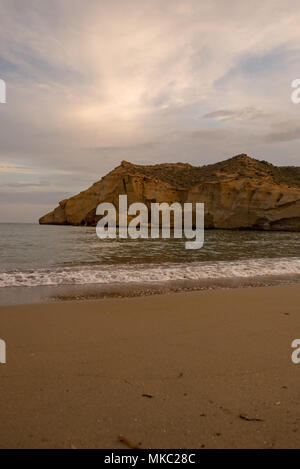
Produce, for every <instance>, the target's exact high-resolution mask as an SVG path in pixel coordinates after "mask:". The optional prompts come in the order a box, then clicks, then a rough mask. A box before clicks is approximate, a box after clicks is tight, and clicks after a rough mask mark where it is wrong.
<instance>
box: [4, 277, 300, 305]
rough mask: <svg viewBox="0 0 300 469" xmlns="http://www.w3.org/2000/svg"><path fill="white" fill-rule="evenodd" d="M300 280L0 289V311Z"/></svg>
mask: <svg viewBox="0 0 300 469" xmlns="http://www.w3.org/2000/svg"><path fill="white" fill-rule="evenodd" d="M299 283H300V276H295V275H290V276H289V275H286V276H284V277H283V276H280V275H278V276H276V275H272V276H271V275H270V276H265V277H264V276H261V277H248V278H241V277H236V278H219V279H215V278H211V279H204V280H203V279H202V280H200V281H195V280H190V279H189V280H181V281H178V280H174V281H165V282H149V283H143V282H128V283H125V282H124V283H115V284H112V285H108V284H99V283H98V284H97V283H95V284H74V285H72V284H70V285H35V286H18V287H16V286H7V287H1V288H0V293H1V295H0V307H1V306H10V305H23V304H24V305H25V304H45V303H53V302H61V301H62V302H65V301H97V300H106V299H110V298H118V299H121V298H124V299H125V298H136V297H138V298H140V297H148V296H157V295H159V296H160V295H167V294H177V293H187V294H188V293H192V292H202V291H210V290H213V291H215V290H231V289H240V288H260V287H274V286H296V285H298V284H299Z"/></svg>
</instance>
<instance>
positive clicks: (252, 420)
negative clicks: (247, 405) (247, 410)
mask: <svg viewBox="0 0 300 469" xmlns="http://www.w3.org/2000/svg"><path fill="white" fill-rule="evenodd" d="M239 417H240V419H242V420H246V421H247V422H263V419H259V418H255V417H254V418H250V417H247V415H243V414H240V415H239Z"/></svg>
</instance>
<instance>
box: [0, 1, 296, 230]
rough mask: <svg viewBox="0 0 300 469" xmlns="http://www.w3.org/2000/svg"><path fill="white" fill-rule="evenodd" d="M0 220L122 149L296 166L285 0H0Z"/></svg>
mask: <svg viewBox="0 0 300 469" xmlns="http://www.w3.org/2000/svg"><path fill="white" fill-rule="evenodd" d="M0 18H1V23H0V79H2V80H4V81H5V83H6V104H0V222H37V221H38V218H39V217H40V216H42V215H44V214H45V213H46V212H49V211H50V210H52V209H53V208H54V207H55V206H57V204H58V202H59V200H62V199H64V198H66V197H70V196H71V195H74V194H76V193H78V192H80V191H82V190H85V189H86V188H88V187H89V186H90V185H91V184H92V183H93V182H95V181H97V180H99V179H100V178H101V177H102V176H104V175H105V174H106V173H107V172H108V171H110V170H112V169H113V168H114V167H116V166H118V165H119V164H120V162H121V161H122V160H127V161H130V162H133V163H137V164H154V163H165V162H188V163H191V164H193V165H196V166H199V165H203V164H210V163H214V162H217V161H221V160H224V159H226V158H230V157H231V156H234V155H236V154H239V153H247V154H248V155H250V156H253V157H255V158H258V159H263V160H267V161H270V162H271V163H273V164H278V165H299V162H300V161H299V144H300V141H299V139H300V104H298V105H297V104H293V103H292V101H291V93H292V91H293V89H292V88H291V83H292V81H293V80H295V79H297V78H300V66H299V65H300V28H299V24H300V3H299V1H298V0H295V1H294V0H286V1H285V2H282V1H276V0H272V1H269V0H264V1H263V2H262V1H261V0H260V1H257V0H252V1H251V2H249V1H241V0H239V1H235V0H226V2H225V1H224V0H206V1H204V0H203V1H200V0H181V1H177V0H163V1H162V0H160V1H157V0H110V1H109V2H108V1H105V0H43V1H40V0H26V1H24V0H0Z"/></svg>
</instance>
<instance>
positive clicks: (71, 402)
mask: <svg viewBox="0 0 300 469" xmlns="http://www.w3.org/2000/svg"><path fill="white" fill-rule="evenodd" d="M299 305H300V288H299V286H298V285H291V286H275V287H274V286H273V287H256V288H253V287H252V288H236V289H227V290H225V289H218V290H205V291H197V292H189V293H186V292H183V293H176V295H175V294H172V293H170V294H166V295H153V296H145V297H135V298H122V299H118V298H110V299H102V300H95V301H64V302H52V303H43V304H32V305H14V306H5V307H3V306H1V307H0V324H1V331H0V338H1V339H4V340H5V341H6V344H7V364H5V365H0V379H1V387H2V392H1V401H0V412H1V416H2V418H1V421H0V448H73V447H76V448H125V447H126V446H124V444H123V443H122V442H120V440H119V436H120V435H123V436H124V437H125V438H127V439H128V440H130V441H133V442H134V443H135V444H137V445H138V446H139V447H141V448H204V447H205V448H259V447H263V448H283V447H289V448H298V447H299V446H300V437H299V433H300V407H299V403H298V397H299V396H298V388H299V385H298V383H299V373H300V365H298V366H297V365H295V364H293V363H292V362H291V353H292V349H291V342H292V340H293V339H295V338H297V337H300V314H299V312H300V306H299ZM149 396H150V397H149Z"/></svg>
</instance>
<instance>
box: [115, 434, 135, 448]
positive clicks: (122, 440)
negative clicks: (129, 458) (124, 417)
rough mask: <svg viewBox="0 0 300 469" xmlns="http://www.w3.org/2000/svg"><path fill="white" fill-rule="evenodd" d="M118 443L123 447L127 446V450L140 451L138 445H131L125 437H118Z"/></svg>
mask: <svg viewBox="0 0 300 469" xmlns="http://www.w3.org/2000/svg"><path fill="white" fill-rule="evenodd" d="M119 441H120V442H121V443H124V445H126V446H128V448H131V449H140V447H139V446H138V445H136V444H135V443H132V441H130V440H128V438H126V437H125V436H122V435H120V436H119Z"/></svg>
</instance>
